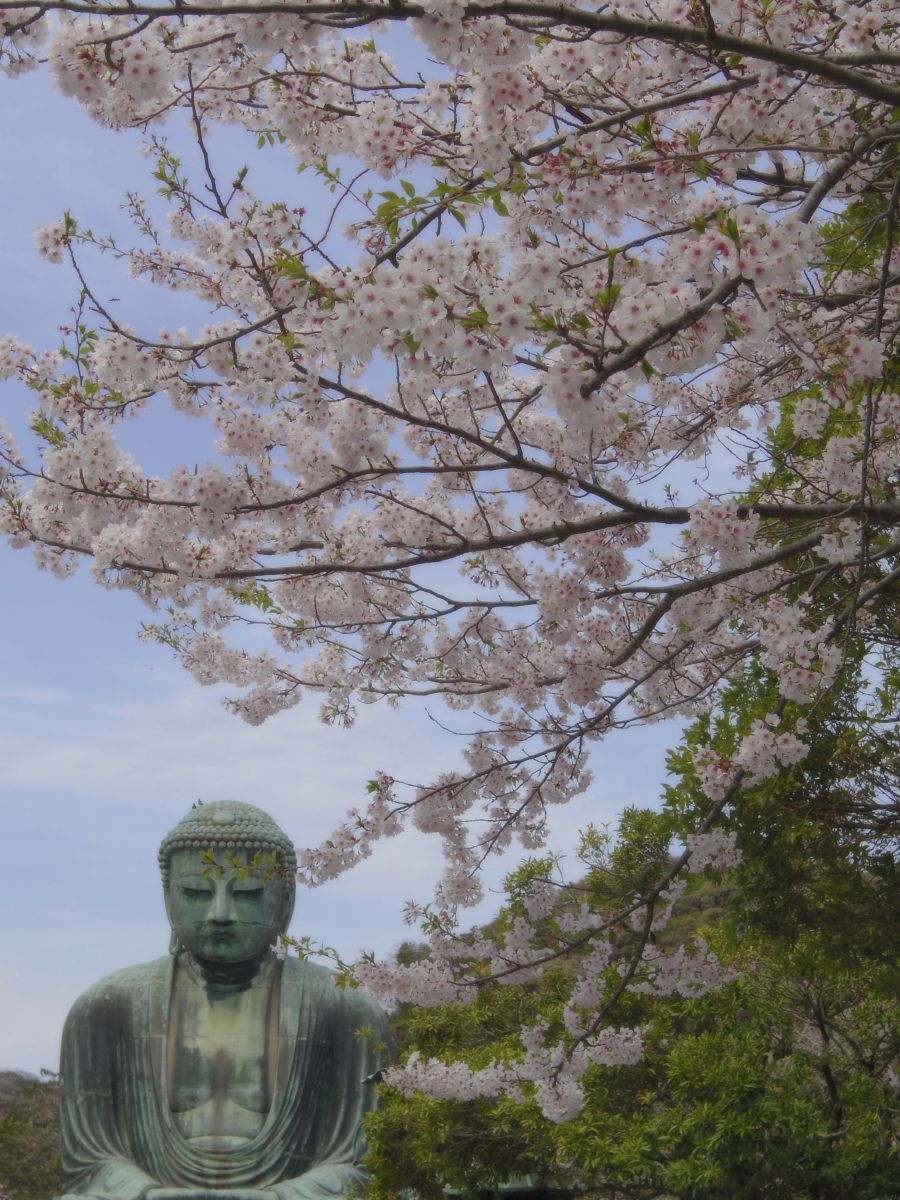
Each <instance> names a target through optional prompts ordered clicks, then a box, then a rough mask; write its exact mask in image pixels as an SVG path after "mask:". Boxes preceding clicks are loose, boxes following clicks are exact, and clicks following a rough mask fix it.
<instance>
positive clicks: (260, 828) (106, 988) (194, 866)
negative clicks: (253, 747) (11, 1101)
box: [60, 801, 390, 1200]
mask: <svg viewBox="0 0 900 1200" xmlns="http://www.w3.org/2000/svg"><path fill="white" fill-rule="evenodd" d="M160 866H161V870H162V876H163V884H164V894H165V903H166V912H167V913H168V916H169V922H170V925H171V928H172V939H171V943H170V948H169V949H170V953H169V955H167V956H166V957H164V958H161V959H158V960H156V961H155V962H151V963H144V964H142V965H140V966H135V967H130V968H127V969H126V970H124V971H119V972H117V973H116V974H114V975H110V976H108V977H107V978H106V979H102V980H100V982H99V983H97V984H95V985H94V986H93V987H91V988H89V989H88V991H87V992H85V993H84V995H83V996H82V997H81V998H80V999H79V1000H78V1001H77V1002H76V1004H75V1005H74V1007H73V1008H72V1011H71V1013H70V1014H69V1017H68V1020H67V1022H66V1027H65V1031H64V1034H63V1050H62V1067H61V1073H62V1080H63V1092H62V1105H61V1114H60V1123H61V1150H62V1162H63V1169H64V1172H65V1181H66V1193H67V1195H69V1196H80V1197H87V1196H90V1197H97V1198H98V1200H142V1198H146V1200H199V1198H201V1197H219V1196H221V1197H228V1198H234V1200H275V1198H276V1197H277V1198H278V1200H327V1198H330V1197H342V1196H346V1195H349V1194H351V1193H354V1192H358V1191H360V1190H361V1185H362V1184H363V1182H364V1172H363V1168H362V1160H363V1156H364V1152H365V1147H364V1144H363V1139H362V1132H361V1126H362V1119H363V1117H364V1115H365V1114H366V1112H368V1111H369V1110H371V1109H372V1108H373V1107H374V1105H375V1101H376V1095H375V1087H374V1085H373V1084H372V1083H371V1082H367V1081H368V1080H371V1078H372V1077H373V1076H374V1075H375V1074H376V1073H377V1071H378V1070H379V1068H380V1066H381V1055H382V1054H383V1052H384V1047H385V1046H386V1045H387V1044H388V1043H389V1040H390V1037H389V1033H388V1030H387V1021H386V1018H385V1015H384V1013H383V1012H382V1011H381V1010H380V1009H379V1008H377V1006H375V1005H374V1004H373V1003H372V1002H371V1001H370V1000H369V999H368V998H367V997H366V995H365V994H364V993H363V992H361V991H358V990H349V989H339V988H337V987H335V985H334V981H333V976H332V975H331V973H330V972H329V971H327V970H325V969H324V968H322V967H318V966H315V965H313V964H311V963H307V962H299V961H297V960H295V959H287V960H285V961H284V962H279V961H278V960H276V959H275V957H274V956H273V955H272V954H271V952H270V946H271V945H272V944H273V943H274V942H275V941H276V940H277V938H278V935H279V934H280V933H282V932H284V931H285V930H286V929H287V925H288V922H289V921H290V917H291V913H292V910H293V904H294V866H295V862H294V855H293V848H292V846H291V844H290V841H289V839H288V838H287V836H286V835H285V834H284V832H283V831H282V830H281V829H279V828H278V826H277V825H276V824H275V823H274V822H273V821H272V820H271V818H270V817H268V816H267V815H266V814H265V813H263V812H262V811H261V810H260V809H258V808H255V807H254V806H253V805H249V804H242V803H239V802H236V801H221V802H217V803H215V804H208V805H201V806H198V807H195V808H194V809H192V810H191V812H190V813H188V814H187V816H186V817H185V818H184V820H183V821H181V822H180V823H179V825H178V826H176V828H175V829H174V830H172V832H171V833H170V834H168V835H167V837H166V838H165V839H164V840H163V844H162V847H161V849H160ZM363 1031H369V1032H368V1033H366V1034H365V1035H364V1034H363Z"/></svg>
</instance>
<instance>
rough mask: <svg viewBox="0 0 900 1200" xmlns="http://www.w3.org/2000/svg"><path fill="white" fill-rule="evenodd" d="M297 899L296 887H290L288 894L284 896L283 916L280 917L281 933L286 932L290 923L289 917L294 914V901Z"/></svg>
mask: <svg viewBox="0 0 900 1200" xmlns="http://www.w3.org/2000/svg"><path fill="white" fill-rule="evenodd" d="M296 899H297V889H296V888H295V887H293V888H291V890H290V892H289V893H288V895H286V896H285V898H284V916H283V917H282V918H281V930H280V932H281V933H287V931H288V928H289V926H290V923H291V917H292V916H293V915H294V901H295V900H296Z"/></svg>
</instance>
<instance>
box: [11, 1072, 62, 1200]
mask: <svg viewBox="0 0 900 1200" xmlns="http://www.w3.org/2000/svg"><path fill="white" fill-rule="evenodd" d="M58 1107H59V1084H58V1082H57V1080H56V1079H55V1077H52V1076H51V1077H48V1078H47V1079H38V1078H37V1077H36V1076H34V1075H29V1074H27V1073H25V1072H24V1071H0V1200H7V1198H8V1200H50V1198H51V1197H53V1196H58V1195H59V1194H60V1192H61V1191H62V1171H61V1170H60V1165H59V1150H58V1144H57V1143H58V1117H57V1110H58Z"/></svg>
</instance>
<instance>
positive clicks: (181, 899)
mask: <svg viewBox="0 0 900 1200" xmlns="http://www.w3.org/2000/svg"><path fill="white" fill-rule="evenodd" d="M203 869H204V868H203V863H202V862H201V860H200V854H199V852H198V851H196V850H176V851H175V852H174V854H173V855H172V860H171V868H170V875H169V891H168V895H167V898H166V910H167V912H168V914H169V921H170V923H171V925H172V928H173V929H174V930H175V932H176V933H177V934H178V937H179V938H180V939H181V941H182V943H183V945H184V946H185V948H186V949H187V950H188V951H189V952H190V953H191V954H192V955H193V956H194V957H195V958H199V959H202V960H205V961H207V962H214V963H229V962H233V963H244V962H249V961H251V960H252V959H255V958H261V957H262V956H263V955H264V954H266V953H267V952H268V949H269V947H270V946H271V945H272V944H273V943H274V942H275V941H276V940H277V938H278V935H279V933H281V932H282V931H283V930H284V929H285V928H286V926H287V922H288V920H289V919H290V901H289V898H288V897H286V896H285V893H284V883H283V881H282V880H280V879H278V878H277V877H274V876H270V877H268V878H267V877H266V872H265V871H260V870H255V871H254V870H251V871H250V872H249V874H248V875H247V877H246V878H244V879H239V878H237V873H236V872H235V871H234V870H233V869H232V868H230V867H227V866H226V867H225V869H224V872H223V873H222V874H221V875H219V874H217V873H213V874H212V875H204V874H203Z"/></svg>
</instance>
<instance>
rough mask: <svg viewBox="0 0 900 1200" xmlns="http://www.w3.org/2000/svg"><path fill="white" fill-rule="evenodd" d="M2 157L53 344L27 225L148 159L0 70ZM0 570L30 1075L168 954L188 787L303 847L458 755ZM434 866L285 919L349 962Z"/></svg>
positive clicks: (132, 181) (370, 877) (383, 946)
mask: <svg viewBox="0 0 900 1200" xmlns="http://www.w3.org/2000/svg"><path fill="white" fill-rule="evenodd" d="M176 132H177V130H173V131H172V136H173V142H174V140H175V134H176ZM0 153H2V161H3V163H4V182H3V187H2V189H0V229H2V234H0V279H2V280H3V286H2V288H0V334H2V333H6V332H11V333H15V334H17V335H18V336H20V337H22V338H23V339H24V340H25V341H28V342H30V343H32V344H34V345H37V346H41V347H47V346H53V345H55V344H57V342H58V332H57V331H58V327H59V325H60V324H62V323H64V322H65V321H66V320H67V318H68V315H69V308H70V305H71V303H72V301H73V299H74V297H75V294H76V293H75V284H74V281H73V279H72V277H71V275H70V274H69V273H68V271H67V270H66V269H65V268H61V267H55V268H54V267H52V266H50V265H48V264H46V263H44V262H42V261H41V260H40V259H39V258H38V257H37V254H36V251H35V250H34V245H33V228H34V225H35V223H41V224H45V223H49V222H51V221H53V220H55V219H57V218H58V217H59V216H60V215H61V213H62V210H63V209H65V208H68V209H70V210H71V211H72V212H73V214H74V215H75V216H76V217H77V218H78V219H79V222H80V223H81V224H82V225H85V224H86V225H90V226H92V227H93V228H94V229H95V230H97V231H103V232H106V231H109V230H111V229H115V230H118V231H124V230H125V228H126V223H125V221H124V217H123V215H122V214H121V212H120V211H119V205H120V202H121V200H122V198H123V195H124V192H125V190H126V189H136V190H138V191H141V192H143V193H144V194H152V189H153V183H152V181H151V180H150V178H149V174H150V163H149V162H148V160H147V159H145V158H144V157H143V156H142V155H141V154H140V151H139V139H138V137H137V136H136V135H133V134H129V133H112V132H109V131H107V130H104V129H101V128H100V127H98V126H96V125H94V124H92V123H91V122H90V121H89V120H88V119H87V117H85V115H84V114H83V113H82V112H81V110H80V109H79V108H78V106H77V105H76V104H75V103H74V102H73V101H70V100H66V99H64V98H63V97H61V96H59V95H57V94H56V93H54V92H53V90H52V89H51V87H50V83H49V80H48V79H47V77H46V76H45V75H43V74H34V75H31V76H27V77H25V78H23V79H21V80H17V81H9V80H0ZM246 156H247V158H248V159H249V161H250V162H251V165H252V167H253V168H254V172H255V173H258V174H259V173H262V174H263V180H264V184H265V185H266V187H267V188H271V189H273V194H279V190H280V195H281V197H282V198H285V199H288V198H290V200H291V202H292V203H306V198H305V197H302V196H301V197H300V198H299V199H298V198H297V197H296V196H291V195H290V194H289V193H286V191H285V189H293V190H294V191H295V192H296V191H299V190H300V189H301V188H302V187H305V184H304V182H303V180H304V179H305V177H301V178H300V180H298V178H297V177H296V175H295V174H294V172H293V166H292V164H291V163H290V162H289V161H288V160H287V158H286V156H285V157H283V158H280V157H279V156H278V154H277V153H274V152H267V153H266V154H264V155H260V156H258V157H257V156H256V151H255V149H254V148H253V147H252V145H251V146H249V147H248V148H247V154H246ZM95 271H96V272H99V274H95V275H94V278H95V279H97V280H98V281H99V291H100V294H101V295H103V296H104V297H106V298H109V297H110V296H113V295H116V296H120V297H122V300H121V302H119V303H121V305H122V308H121V309H117V311H123V312H129V313H130V314H132V316H131V319H132V323H134V324H138V323H140V324H141V325H142V327H144V328H149V329H150V330H155V329H156V328H157V327H158V326H159V325H160V324H161V323H162V322H163V319H164V320H165V322H166V323H167V324H169V325H170V326H172V325H175V324H178V323H180V322H181V321H183V322H184V323H190V320H191V311H192V310H191V309H190V307H189V306H188V305H187V303H186V302H185V301H183V300H182V299H180V298H174V299H173V297H171V296H170V295H169V294H168V293H163V294H159V293H154V292H153V291H152V289H150V288H148V287H143V286H138V285H136V284H135V283H134V282H133V281H128V280H127V279H126V280H124V281H122V280H121V279H120V278H119V277H117V276H116V275H115V272H114V270H113V269H112V267H111V265H110V264H104V263H99V264H95ZM194 311H197V310H194ZM196 319H197V322H198V323H199V322H200V321H201V320H202V315H201V314H200V313H199V311H197V318H196ZM29 407H30V397H29V395H28V394H26V393H24V392H23V391H22V389H20V388H18V387H16V386H15V385H13V384H0V416H2V417H3V419H4V420H6V421H7V423H8V424H9V425H10V426H11V427H12V428H13V429H14V430H17V431H18V430H21V429H23V428H25V427H26V425H27V421H26V414H27V411H28V408H29ZM186 426H187V422H186V421H184V420H183V419H178V418H175V417H173V416H171V415H165V414H162V415H160V416H158V417H155V418H154V419H153V421H152V423H151V424H149V425H147V426H145V427H142V428H144V429H145V434H146V437H148V438H149V442H148V451H147V453H145V454H141V455H140V459H141V461H142V462H143V464H144V465H145V466H146V467H148V469H154V467H155V463H154V459H156V458H160V459H162V458H170V457H171V456H172V454H173V453H174V448H173V447H176V446H177V450H178V453H177V454H174V458H175V459H178V457H179V454H181V453H184V454H185V456H186V457H189V456H193V457H194V458H196V457H197V455H199V454H200V453H201V452H202V446H203V444H204V443H203V441H202V438H201V435H202V433H203V431H202V429H201V427H200V426H199V425H197V424H194V425H192V426H191V427H190V428H186ZM0 572H2V574H0V579H2V587H0V678H2V682H3V686H2V689H0V806H2V818H3V824H2V829H3V833H4V836H3V839H2V845H3V883H4V887H3V902H2V906H0V957H2V961H3V963H4V970H3V971H2V973H0V1069H4V1068H12V1069H24V1070H30V1071H37V1070H39V1069H40V1068H41V1067H47V1068H50V1069H53V1068H55V1067H56V1065H57V1046H58V1040H59V1033H60V1029H61V1026H62V1021H63V1019H64V1017H65V1013H66V1011H67V1010H68V1008H69V1006H70V1005H71V1003H72V1001H73V1000H74V999H75V997H76V996H77V995H78V993H79V992H80V991H81V990H82V989H83V988H84V987H86V986H87V985H88V984H89V983H91V982H93V981H94V980H95V979H97V978H98V977H99V976H101V975H103V974H105V973H107V972H109V971H111V970H114V969H116V968H118V967H121V966H125V965H127V964H129V963H133V962H139V961H142V960H145V959H148V958H154V957H157V956H158V955H160V954H163V953H165V949H166V944H167V941H168V929H167V926H166V923H165V918H164V915H163V910H162V902H161V895H160V887H159V881H158V877H157V874H156V847H157V845H158V843H159V840H160V839H161V837H162V836H163V834H164V833H165V832H166V831H167V830H168V829H169V828H170V827H171V826H172V825H173V824H174V823H175V822H176V821H177V820H178V819H179V818H180V817H181V816H182V815H183V813H184V812H185V811H186V810H187V809H188V808H189V807H190V805H191V804H192V803H193V802H194V801H195V800H197V799H204V800H207V801H208V800H212V799H216V798H223V797H235V798H240V799H246V800H250V801H252V802H253V803H257V804H260V805H261V806H262V807H264V808H266V809H267V810H268V811H269V812H271V813H272V815H273V816H274V817H275V818H276V819H277V820H278V821H279V822H280V823H281V824H282V825H283V826H284V827H285V829H286V830H287V831H288V832H289V833H290V835H291V836H292V837H293V838H294V840H295V841H296V842H297V843H298V844H300V845H313V844H315V843H316V842H318V841H320V840H321V839H322V838H323V837H325V836H327V834H328V833H329V832H330V831H331V829H332V828H333V827H334V826H335V824H336V823H337V822H338V820H339V819H340V818H341V816H342V815H343V812H344V811H345V809H346V808H348V807H350V806H353V805H358V804H360V803H361V802H363V801H364V799H365V785H366V781H367V780H368V779H369V778H371V776H372V774H373V773H374V771H375V770H376V769H383V770H387V771H389V772H391V773H392V774H395V775H397V776H398V777H402V778H405V779H411V778H420V779H423V780H424V779H427V778H429V777H432V776H433V775H434V774H436V773H437V772H438V771H440V770H442V769H444V768H447V767H450V766H451V765H453V764H454V762H455V756H456V750H457V748H456V744H455V742H454V740H453V739H452V738H450V737H449V736H448V735H446V734H444V733H442V732H441V731H440V730H438V729H437V727H436V726H435V725H434V724H433V722H431V721H430V720H429V718H428V716H427V714H426V713H425V712H424V711H422V710H417V709H414V708H412V707H408V708H404V709H401V710H400V711H394V710H390V709H388V708H387V707H384V706H374V707H363V708H362V709H361V711H360V716H359V720H358V722H357V725H356V727H355V728H354V729H353V730H352V731H349V732H347V731H342V730H335V729H329V728H326V727H324V726H322V725H320V724H319V723H318V720H317V708H318V705H317V703H316V701H315V699H314V698H312V699H310V700H309V701H308V702H307V703H305V704H302V705H301V706H300V707H299V708H298V709H294V710H293V711H291V712H288V713H284V714H281V715H280V716H278V717H276V718H274V719H272V720H271V721H269V722H268V723H267V724H266V725H264V726H262V727H261V728H256V729H254V728H250V727H248V726H246V725H244V724H243V723H241V722H240V721H238V720H237V719H236V718H234V717H232V716H230V715H229V714H228V713H226V712H225V711H224V709H223V708H222V707H221V700H222V695H223V692H222V691H221V690H220V689H217V688H201V687H199V686H198V685H197V684H196V683H195V682H194V681H193V680H192V679H191V677H189V676H188V675H187V674H186V673H185V672H184V671H183V670H182V669H181V668H180V667H179V666H178V665H177V663H175V661H174V660H173V659H172V658H171V657H170V656H169V652H168V651H167V650H165V649H164V648H162V647H159V646H153V645H145V644H144V643H142V642H140V641H139V640H138V638H137V636H136V631H137V628H138V625H139V623H140V621H141V620H142V619H143V618H144V617H145V615H146V610H144V609H143V608H142V606H141V604H140V602H139V601H138V600H137V599H136V598H135V597H134V596H131V595H126V594H122V593H116V592H106V591H103V590H102V589H100V588H98V587H97V586H96V585H94V584H93V583H92V582H91V580H90V578H89V577H88V575H87V573H86V572H84V573H80V574H79V575H77V576H76V577H75V578H74V579H71V580H68V581H66V582H64V583H63V582H59V581H57V580H56V579H54V578H52V577H51V576H50V575H48V574H47V573H45V572H39V571H37V570H36V569H35V566H34V563H33V560H32V558H31V555H30V553H29V552H28V551H25V552H22V551H18V552H14V551H12V550H10V549H9V548H8V547H6V546H5V545H0ZM436 714H437V715H438V716H441V717H445V716H446V712H445V710H442V709H440V708H438V709H436ZM676 734H677V729H676V727H675V726H674V725H673V724H671V723H670V724H667V725H663V726H655V727H651V728H649V729H646V730H634V731H628V732H627V733H624V734H617V735H616V737H615V738H614V739H613V741H612V742H610V743H609V745H608V746H603V747H599V748H598V749H597V751H596V752H595V757H594V762H593V765H594V771H595V782H594V784H593V786H592V788H591V791H590V792H589V794H588V795H586V796H584V797H582V798H581V799H580V800H579V801H578V802H577V804H575V805H571V806H569V808H568V809H563V810H560V811H559V812H558V813H557V814H555V816H556V836H555V838H554V841H553V843H552V848H553V849H555V850H559V851H563V852H564V851H566V850H567V849H571V846H572V844H573V842H574V840H575V833H576V831H577V830H578V828H579V827H582V826H584V825H585V824H586V823H587V822H588V821H594V822H595V823H602V822H604V821H608V820H611V819H613V818H614V816H615V814H616V813H617V812H619V811H621V809H622V808H623V807H624V806H625V805H626V804H629V803H630V804H642V805H651V804H654V803H655V802H656V800H657V797H658V794H659V786H660V782H661V780H662V778H663V758H664V754H665V750H666V748H667V747H668V746H669V745H670V744H671V743H672V742H673V741H674V739H675V737H676ZM439 861H440V860H439V854H438V848H437V846H436V845H435V844H434V840H433V839H429V838H426V837H424V836H422V835H417V834H409V835H404V836H403V837H401V838H397V839H394V840H392V841H390V842H387V843H384V844H383V845H382V847H381V848H380V849H379V850H378V851H377V852H376V854H375V855H373V857H372V858H371V859H370V860H368V861H367V862H366V863H364V864H363V865H362V866H361V867H359V868H357V869H356V870H354V871H352V872H350V873H349V874H348V875H346V876H344V877H343V878H342V879H340V880H338V881H336V882H334V883H332V884H330V885H327V886H325V887H323V888H320V889H317V890H315V891H312V892H305V893H303V894H301V896H300V897H299V898H298V905H297V912H296V915H295V918H294V927H293V928H294V931H295V932H302V933H309V934H311V935H312V936H314V937H317V938H320V939H322V940H324V941H326V942H328V943H330V944H332V945H334V946H335V947H336V948H338V949H339V950H340V951H341V952H342V953H343V954H344V955H345V956H354V955H355V954H356V953H357V951H358V950H359V949H361V948H365V949H374V950H376V951H378V952H381V953H387V952H389V951H390V950H391V949H392V947H395V946H396V945H397V943H398V942H399V941H400V940H402V939H403V938H404V937H406V936H408V935H409V931H408V930H406V928H405V927H404V926H403V924H402V921H401V910H402V905H403V902H404V901H405V900H406V899H411V898H416V899H420V900H422V899H427V898H428V895H429V891H430V883H431V880H432V879H433V878H434V876H435V874H436V873H437V871H438V869H439ZM509 865H511V863H510V864H509ZM493 878H494V881H495V882H496V880H497V879H499V872H495V874H494V877H493ZM493 904H494V900H493V899H489V900H488V901H486V902H485V904H484V905H483V906H482V909H481V910H479V912H477V913H474V914H473V919H475V918H477V917H487V916H488V915H489V914H490V912H491V910H492V907H493Z"/></svg>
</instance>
